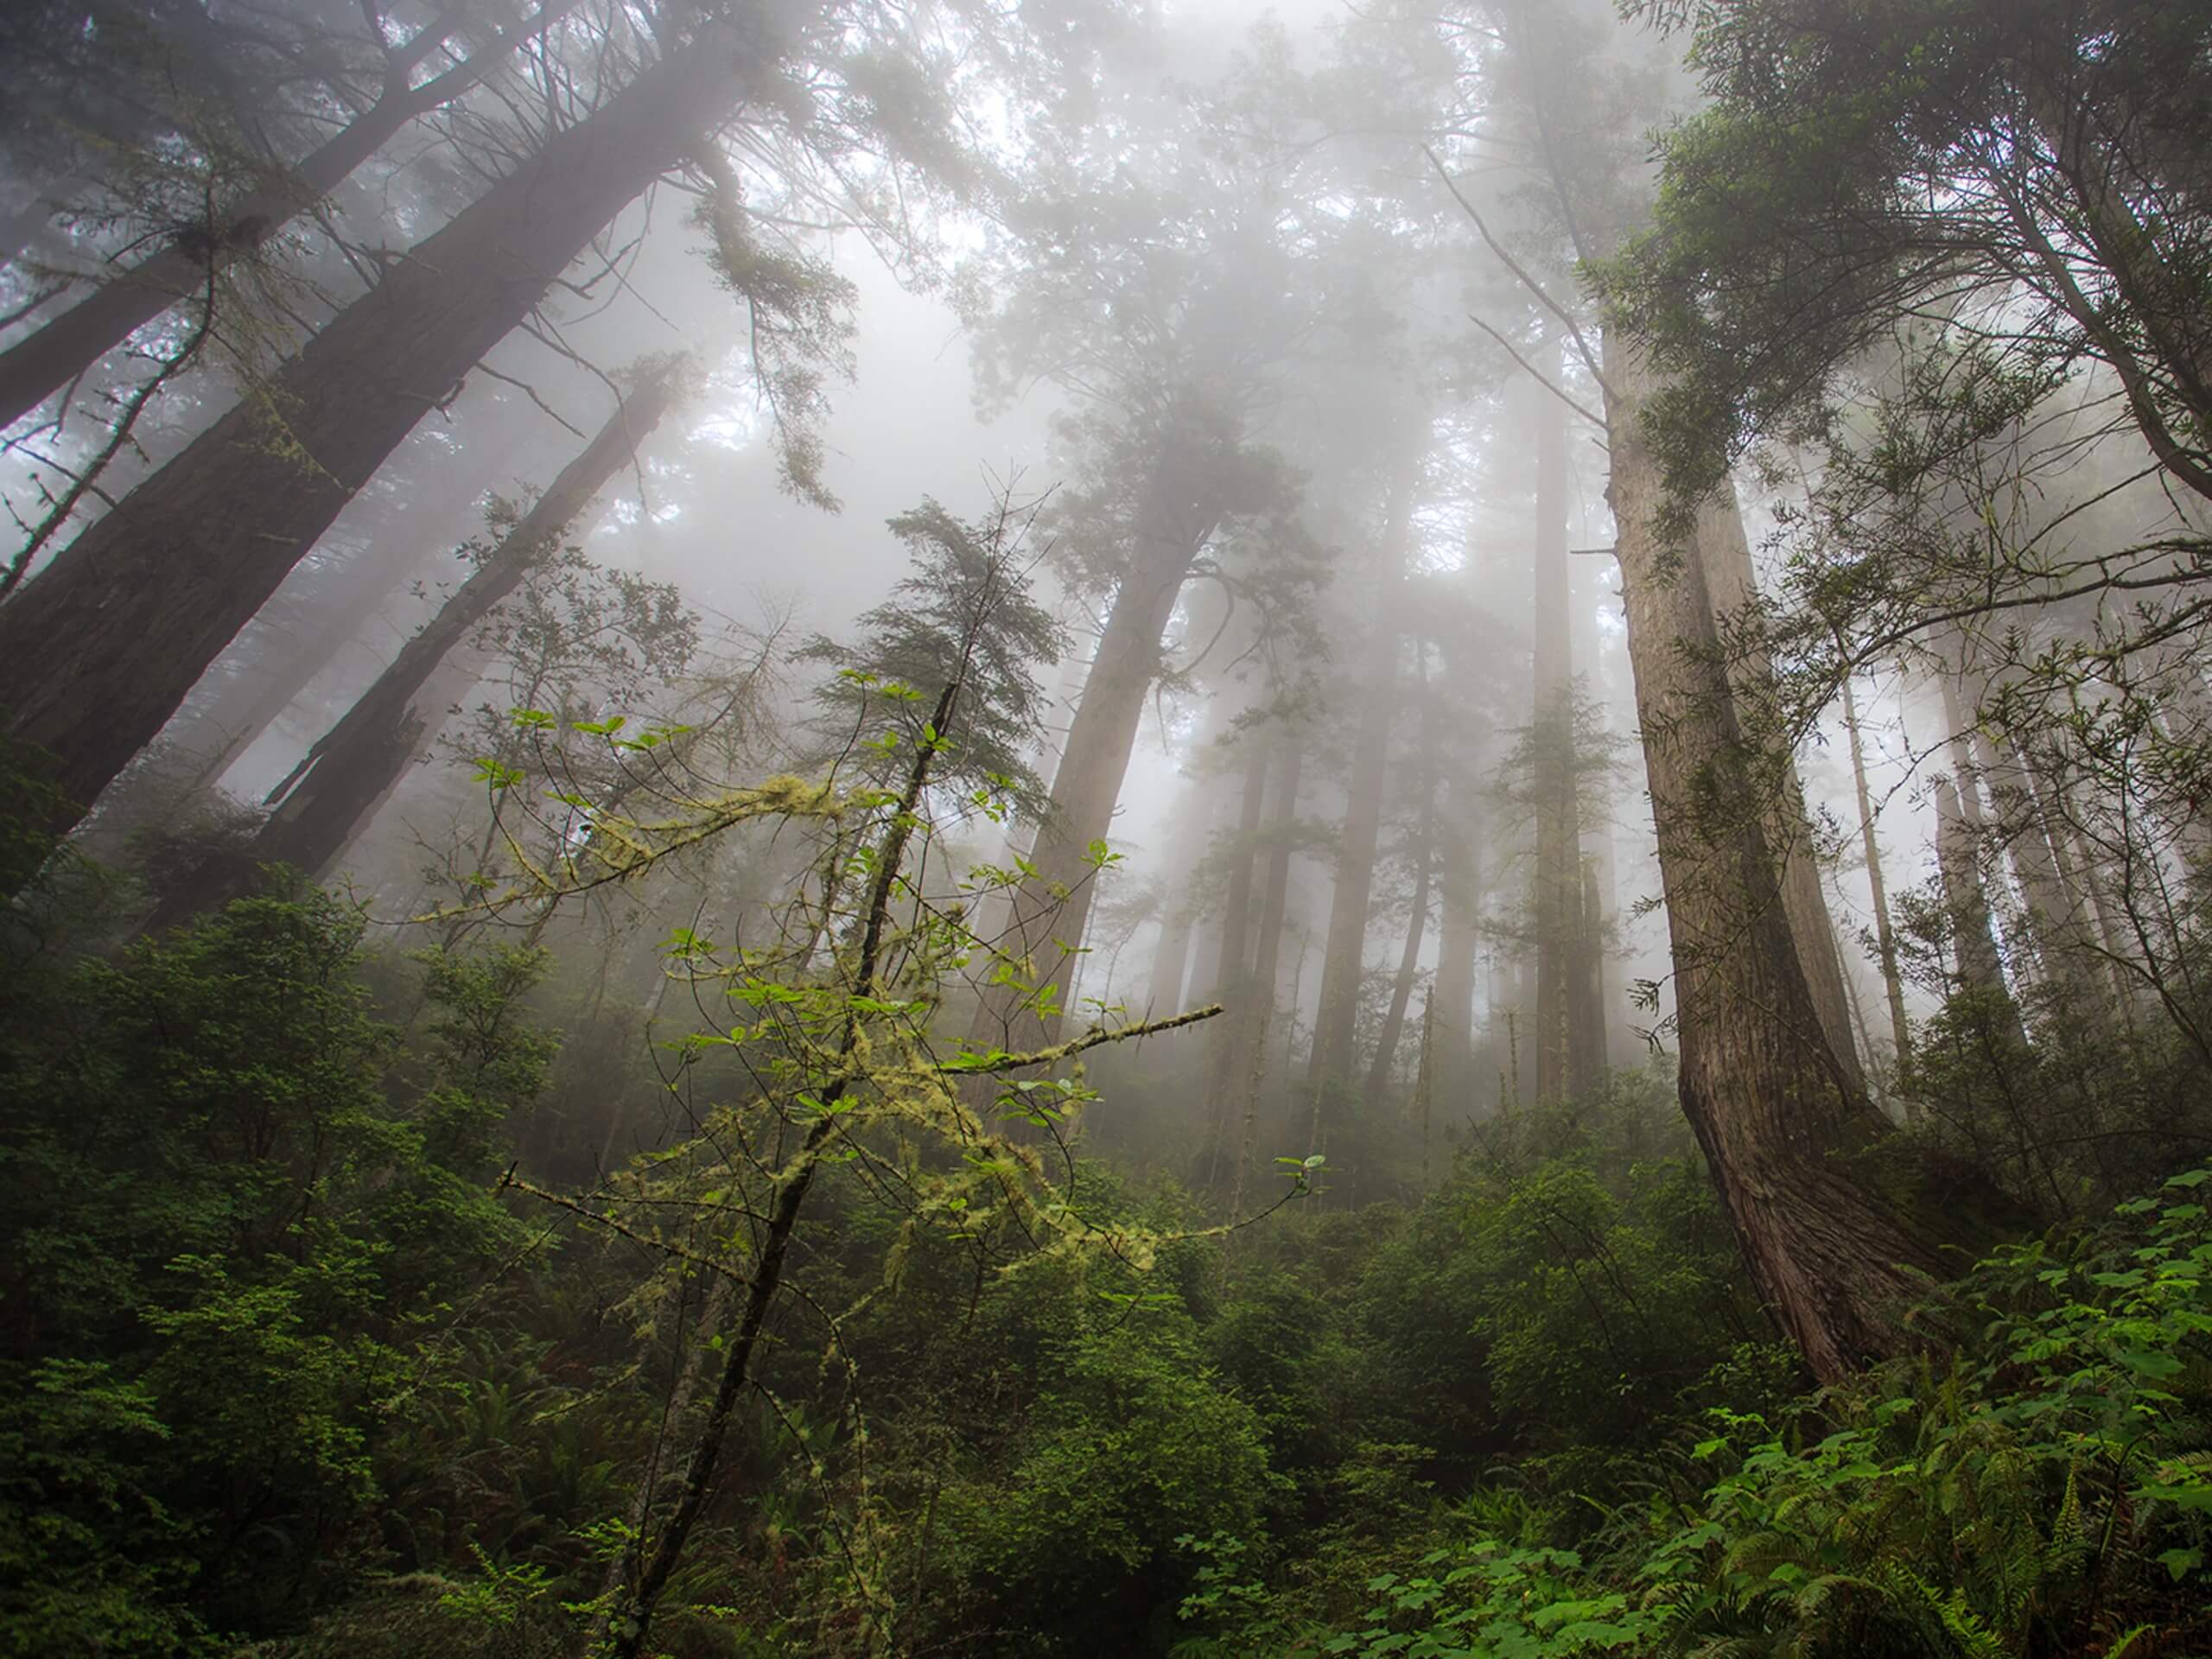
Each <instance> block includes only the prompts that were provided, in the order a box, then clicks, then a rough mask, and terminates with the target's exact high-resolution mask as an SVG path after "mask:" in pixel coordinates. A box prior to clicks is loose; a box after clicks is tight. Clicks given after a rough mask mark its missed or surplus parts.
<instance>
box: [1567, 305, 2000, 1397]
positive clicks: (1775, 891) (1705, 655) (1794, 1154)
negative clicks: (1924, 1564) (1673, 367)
mask: <svg viewBox="0 0 2212 1659" xmlns="http://www.w3.org/2000/svg"><path fill="white" fill-rule="evenodd" d="M1606 346H1607V350H1606V379H1607V381H1608V383H1609V384H1608V386H1607V388H1606V413H1607V416H1608V425H1609V428H1610V431H1611V451H1612V454H1611V461H1612V480H1611V500H1612V505H1613V511H1614V515H1615V517H1616V518H1617V520H1618V524H1619V527H1620V543H1619V552H1620V566H1621V576H1622V583H1623V587H1624V593H1625V597H1626V599H1627V603H1628V628H1629V632H1628V639H1629V653H1630V663H1631V664H1632V665H1633V667H1634V669H1635V673H1636V694H1637V714H1638V717H1639V724H1640V725H1641V727H1642V729H1643V732H1644V734H1645V744H1646V757H1645V758H1646V766H1647V771H1648V773H1649V779H1650V787H1651V804H1652V813H1653V817H1654V820H1655V823H1656V828H1657V830H1658V836H1659V867H1660V874H1661V878H1662V883H1663V886H1664V889H1665V894H1666V903H1667V922H1668V930H1669V935H1670V938H1671V940H1672V944H1673V950H1674V962H1675V1005H1676V1011H1677V1016H1678V1022H1679V1027H1680V1040H1681V1069H1680V1086H1681V1101H1682V1109H1683V1112H1684V1115H1685V1116H1687V1117H1688V1119H1689V1122H1690V1125H1691V1128H1692V1129H1693V1130H1694V1132H1695V1134H1696V1135H1697V1138H1698V1142H1699V1144H1700V1146H1701V1147H1703V1148H1704V1151H1705V1154H1706V1158H1707V1162H1708V1163H1709V1164H1710V1166H1711V1167H1712V1170H1713V1179H1714V1182H1715V1184H1716V1185H1717V1186H1718V1188H1719V1192H1720V1197H1721V1201H1722V1204H1723V1205H1724V1207H1725V1208H1726V1211H1727V1213H1728V1217H1729V1220H1730V1223H1731V1224H1732V1227H1733V1229H1734V1230H1735V1234H1736V1236H1737V1239H1738V1243H1740V1244H1741V1246H1742V1248H1743V1251H1744V1256H1745V1262H1746V1263H1747V1265H1748V1266H1749V1268H1750V1269H1751V1276H1752V1279H1753V1281H1754V1283H1755V1284H1756V1285H1757V1286H1758V1291H1759V1294H1760V1295H1761V1297H1762V1298H1763V1299H1764V1300H1765V1302H1766V1303H1767V1305H1768V1306H1769V1307H1770V1309H1771V1310H1772V1311H1773V1313H1774V1315H1775V1318H1776V1319H1777V1321H1778V1322H1779V1323H1780V1325H1781V1326H1782V1328H1783V1331H1784V1332H1786V1333H1787V1334H1788V1335H1789V1337H1790V1338H1791V1339H1792V1340H1793V1341H1795V1342H1796V1344H1797V1345H1798V1346H1799V1348H1800V1349H1801V1350H1802V1351H1803V1353H1804V1355H1805V1357H1806V1360H1807V1362H1808V1363H1809V1364H1810V1366H1811V1367H1812V1369H1813V1370H1814V1372H1815V1374H1816V1375H1817V1376H1821V1377H1822V1378H1823V1379H1828V1380H1833V1379H1834V1378H1837V1377H1840V1376H1843V1375H1845V1374H1846V1373H1847V1372H1848V1371H1850V1370H1853V1368H1854V1367H1855V1366H1857V1365H1858V1364H1859V1363H1860V1362H1861V1361H1863V1360H1864V1359H1865V1358H1866V1357H1869V1356H1870V1355H1876V1354H1885V1353H1891V1352H1896V1351H1899V1350H1900V1349H1902V1348H1904V1346H1906V1345H1908V1344H1909V1342H1910V1337H1909V1336H1908V1334H1907V1332H1906V1330H1905V1327H1904V1324H1903V1322H1902V1317H1901V1316H1902V1314H1903V1313H1904V1308H1905V1306H1907V1305H1908V1304H1909V1303H1910V1301H1911V1300H1912V1299H1914V1298H1915V1297H1916V1296H1917V1295H1918V1294H1920V1293H1919V1287H1920V1284H1921V1282H1922V1281H1920V1280H1919V1279H1918V1278H1917V1277H1916V1274H1915V1272H1914V1269H1919V1270H1922V1271H1925V1272H1929V1273H1937V1272H1940V1271H1942V1268H1943V1264H1944V1262H1943V1257H1942V1255H1941V1253H1940V1249H1941V1246H1942V1243H1945V1242H1947V1241H1948V1237H1952V1236H1959V1235H1961V1234H1964V1235H1967V1236H1972V1235H1973V1233H1974V1221H1975V1217H1974V1214H1973V1212H1972V1210H1971V1207H1970V1206H1965V1205H1961V1204H1960V1203H1959V1202H1958V1197H1959V1195H1957V1194H1952V1193H1946V1192H1939V1191H1936V1190H1935V1189H1936V1185H1937V1183H1936V1181H1935V1180H1934V1179H1933V1178H1932V1175H1931V1173H1930V1171H1929V1168H1928V1167H1927V1166H1923V1165H1922V1164H1920V1163H1919V1162H1917V1161H1916V1160H1915V1159H1913V1157H1912V1155H1911V1154H1904V1156H1903V1157H1897V1156H1895V1155H1890V1156H1885V1157H1883V1158H1882V1159H1880V1160H1879V1167H1878V1168H1877V1167H1872V1166H1869V1165H1868V1163H1866V1162H1865V1161H1862V1160H1857V1159H1855V1158H1854V1157H1853V1154H1864V1153H1867V1152H1868V1150H1869V1149H1870V1148H1872V1147H1875V1146H1876V1145H1877V1143H1878V1142H1879V1141H1882V1140H1883V1139H1884V1137H1885V1135H1887V1133H1888V1124H1887V1122H1886V1121H1885V1119H1884V1118H1883V1116H1882V1115H1881V1114H1880V1112H1879V1111H1878V1110H1877V1109H1875V1107H1874V1106H1873V1104H1872V1102H1871V1101H1870V1100H1869V1099H1868V1098H1867V1096H1866V1092H1865V1090H1864V1089H1863V1087H1862V1086H1861V1085H1860V1084H1859V1078H1858V1076H1857V1074H1856V1072H1855V1071H1854V1070H1853V1068H1851V1067H1849V1066H1847V1065H1845V1064H1844V1063H1843V1061H1842V1060H1841V1058H1840V1056H1839V1055H1838V1054H1837V1052H1835V1049H1834V1046H1833V1045H1832V1044H1831V1042H1830V1041H1829V1039H1828V1036H1827V1029H1826V1027H1825V1025H1824V1023H1823V1020H1822V1019H1821V1011H1820V1008H1819V1007H1818V1004H1817V1003H1816V1001H1815V992H1814V987H1813V984H1812V982H1811V979H1810V976H1808V971H1807V969H1806V965H1805V962H1804V953H1803V951H1802V950H1801V946H1800V941H1799V938H1798V936H1797V933H1796V929H1795V928H1794V927H1793V925H1792V922H1791V918H1790V917H1789V914H1788V913H1787V912H1786V911H1785V909H1784V907H1783V892H1782V889H1783V879H1784V878H1783V861H1784V855H1783V852H1782V850H1781V849H1777V848H1776V847H1775V846H1773V845H1772V844H1771V843H1770V839H1769V836H1770V823H1771V821H1772V817H1773V811H1772V809H1771V807H1770V805H1768V804H1763V803H1762V802H1761V801H1760V800H1759V799H1758V796H1757V794H1756V793H1755V792H1754V791H1757V790H1759V789H1761V788H1771V787H1773V786H1774V784H1773V779H1774V768H1773V766H1772V760H1771V757H1762V756H1758V755H1755V754H1751V753H1747V752H1746V747H1745V729H1744V726H1743V723H1742V721H1741V720H1740V718H1739V716H1738V712H1737V708H1736V701H1737V697H1738V695H1739V692H1738V682H1739V678H1740V673H1741V671H1740V669H1739V671H1738V674H1733V675H1732V674H1731V673H1730V672H1729V671H1728V670H1727V667H1726V665H1725V664H1723V663H1722V662H1721V660H1720V657H1719V644H1720V639H1719V621H1718V618H1719V607H1717V606H1716V603H1715V599H1714V594H1713V591H1712V588H1711V586H1710V585H1709V583H1708V581H1707V571H1706V569H1705V568H1704V563H1705V561H1704V558H1703V557H1702V554H1703V552H1704V550H1705V549H1706V547H1707V545H1708V543H1707V542H1706V540H1705V538H1703V537H1700V538H1698V539H1696V540H1694V541H1692V542H1690V543H1688V544H1687V545H1682V544H1679V543H1678V544H1674V545H1669V543H1667V542H1665V541H1663V540H1662V538H1661V537H1659V535H1658V534H1657V532H1656V529H1655V527H1654V521H1655V515H1656V510H1657V508H1658V506H1659V504H1660V501H1661V499H1662V485H1661V481H1660V478H1659V473H1658V467H1657V464H1656V459H1655V457H1654V456H1653V455H1652V454H1651V452H1650V449H1649V445H1648V442H1647V440H1646V438H1645V436H1644V434H1643V425H1642V420H1641V415H1642V410H1643V404H1644V401H1645V399H1646V398H1648V397H1649V396H1650V395H1651V393H1652V391H1654V390H1655V385H1656V383H1655V382H1654V380H1653V378H1652V376H1651V373H1650V371H1649V367H1648V365H1647V364H1646V363H1645V361H1644V360H1643V353H1642V352H1641V350H1640V349H1638V348H1637V347H1636V346H1633V345H1631V344H1630V342H1628V341H1626V340H1624V339H1622V338H1621V337H1619V336H1618V334H1609V335H1608V337H1607V340H1606ZM1815 943H1817V942H1815Z"/></svg>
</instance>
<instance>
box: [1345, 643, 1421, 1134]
mask: <svg viewBox="0 0 2212 1659" xmlns="http://www.w3.org/2000/svg"><path fill="white" fill-rule="evenodd" d="M1427 654H1428V645H1427V641H1426V640H1422V639H1415V640H1414V687H1415V691H1414V695H1415V696H1417V697H1418V698H1419V699H1420V702H1421V783H1420V788H1421V829H1420V833H1419V836H1418V838H1417V839H1416V840H1415V842H1414V894H1413V910H1412V912H1411V913H1410V914H1409V915H1408V917H1407V918H1406V938H1405V943H1404V945H1403V946H1402V949H1401V950H1399V952H1398V972H1397V975H1396V976H1395V978H1394V979H1392V981H1391V982H1390V1006H1389V1007H1388V1008H1387V1009H1385V1010H1384V1011H1383V1029H1382V1031H1381V1032H1380V1033H1378V1034H1377V1035H1376V1039H1375V1055H1374V1058H1372V1059H1370V1061H1369V1062H1368V1065H1367V1086H1366V1087H1365V1088H1364V1089H1363V1090H1361V1100H1362V1102H1363V1104H1364V1105H1365V1106H1366V1108H1367V1109H1368V1111H1369V1113H1370V1115H1371V1114H1372V1113H1373V1112H1374V1111H1375V1109H1376V1107H1378V1106H1379V1105H1381V1104H1382V1102H1383V1089H1384V1088H1385V1087H1386V1086H1388V1084H1389V1081H1390V1068H1391V1066H1392V1065H1394V1064H1395V1062H1396V1060H1397V1058H1398V1042H1399V1039H1400V1038H1401V1037H1402V1036H1403V1035H1404V1033H1405V1028H1406V1011H1407V1009H1408V1008H1409V1007H1412V1006H1413V998H1414V980H1415V979H1416V978H1417V977H1419V976H1420V973H1421V941H1422V940H1423V939H1424V938H1427V931H1428V891H1429V884H1430V878H1431V875H1432V873H1433V871H1434V869H1435V866H1436V708H1435V703H1434V702H1433V699H1432V698H1431V696H1430V695H1429V689H1428V674H1427V666H1426V664H1427ZM1423 1018H1424V1020H1426V1018H1427V1015H1426V1014H1424V1015H1423ZM1424 1031H1425V1028H1424ZM1421 1041H1422V1044H1423V1048H1422V1052H1423V1054H1424V1055H1426V1054H1427V1042H1428V1038H1427V1035H1426V1034H1424V1035H1423V1037H1422V1039H1421Z"/></svg>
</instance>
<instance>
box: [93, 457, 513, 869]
mask: <svg viewBox="0 0 2212 1659" xmlns="http://www.w3.org/2000/svg"><path fill="white" fill-rule="evenodd" d="M521 432H522V427H521V424H520V423H518V422H513V421H507V422H502V423H496V424H495V425H494V426H493V429H491V430H490V431H489V432H487V433H486V435H485V437H484V439H483V440H482V441H481V442H472V443H471V444H470V445H469V455H470V459H471V465H470V466H469V467H467V469H466V470H463V469H461V468H456V467H451V466H449V465H447V464H445V463H446V461H447V457H444V456H443V455H437V456H430V455H425V456H423V457H422V459H423V461H425V462H426V463H427V464H426V467H425V468H424V470H423V472H421V473H416V474H415V475H413V476H408V477H401V478H398V479H391V478H386V479H384V480H380V483H379V487H378V489H377V490H376V491H375V492H373V494H374V495H375V496H376V497H378V498H380V499H375V500H373V501H372V499H371V497H372V492H369V491H364V492H363V493H362V494H361V495H360V496H358V497H356V498H355V499H354V500H353V504H352V505H350V506H349V507H348V508H347V509H346V513H345V514H344V515H343V516H341V517H340V519H339V520H338V522H337V524H334V526H333V527H332V531H331V533H330V534H329V535H327V536H326V537H323V538H322V540H321V543H319V544H318V546H317V549H316V551H317V553H318V555H319V557H317V558H315V559H311V560H307V561H303V562H302V563H301V565H300V567H299V568H298V569H296V570H294V571H293V573H292V575H291V576H290V578H289V580H288V581H287V582H285V583H284V585H283V588H281V589H280V590H279V591H278V592H277V594H276V596H275V597H274V598H273V599H272V600H271V601H270V603H269V604H267V605H265V606H264V607H262V609H261V611H260V612H259V613H257V615H256V616H255V617H254V619H253V620H252V621H251V623H249V624H248V625H247V626H245V628H244V629H243V630H241V631H240V632H239V634H238V638H237V639H233V640H232V642H231V644H230V645H229V647H228V649H226V651H225V652H223V654H222V657H221V658H220V659H219V661H217V662H216V663H215V664H213V665H212V666H211V667H210V669H209V670H208V671H207V673H206V674H205V675H203V676H202V677H200V683H199V684H198V685H197V686H195V687H194V696H192V697H191V698H190V699H189V700H188V701H187V702H186V703H185V705H184V707H183V708H182V709H180V710H179V711H178V713H177V715H176V718H175V719H174V720H172V721H169V722H168V725H167V726H165V727H164V728H162V734H161V736H160V738H159V739H158V740H157V741H156V742H155V743H154V744H153V745H152V746H151V747H149V748H148V749H147V750H146V751H145V753H143V754H142V755H141V756H140V757H139V759H138V760H137V761H135V762H134V763H133V764H132V765H131V766H130V768H128V769H127V770H126V771H124V772H123V773H122V774H121V775H120V776H119V777H118V778H117V779H116V780H115V782H114V783H113V784H112V785H110V786H109V789H108V791H107V793H106V794H105V795H104V796H103V797H102V798H101V801H100V810H99V816H98V817H96V818H95V819H94V820H93V821H92V823H91V824H89V825H87V826H86V829H87V831H88V832H89V833H92V834H94V835H97V836H104V835H105V830H106V827H107V826H108V825H109V823H111V822H115V823H121V824H124V825H125V826H129V825H134V824H136V823H141V822H143V821H145V820H146V819H147V818H148V817H149V814H150V813H152V812H157V811H168V810H173V809H174V807H175V805H176V804H178V803H181V802H182V801H185V800H188V799H190V798H194V797H196V796H198V795H200V793H202V792H203V791H207V790H210V789H213V787H214V786H215V785H218V784H219V783H220V782H221V781H222V779H223V775H224V774H225V773H226V772H228V771H229V770H230V769H231V767H232V765H233V764H234V763H235V762H236V761H237V760H238V758H239V757H240V756H241V755H243V754H244V753H245V752H246V750H247V749H249V748H251V747H252V746H253V744H254V743H255V741H257V740H258V739H259V738H260V736H261V735H262V734H263V733H264V732H265V731H267V730H268V729H269V728H270V727H271V726H273V725H274V724H275V723H276V722H277V720H278V719H279V718H280V717H281V716H282V715H283V713H284V711H285V710H286V709H289V708H290V707H291V706H292V704H293V703H295V702H297V701H298V700H299V698H300V697H301V696H303V695H304V694H305V693H306V691H307V690H308V687H309V686H310V685H311V684H313V683H314V682H315V679H316V678H317V677H319V676H320V675H321V673H322V672H323V671H324V670H325V669H327V668H328V667H329V666H330V665H331V664H333V663H334V661H335V660H336V659H337V658H338V656H339V654H340V652H341V651H342V650H343V649H344V647H345V646H346V644H347V643H348V642H349V641H350V640H352V639H353V638H354V637H355V636H356V635H358V634H359V633H360V632H361V631H362V629H363V628H364V627H365V626H366V625H367V624H368V623H370V622H371V621H372V620H376V619H377V617H378V613H379V612H380V611H381V609H382V607H384V605H385V603H386V602H387V601H389V600H390V599H391V597H392V595H394V594H397V592H398V591H399V589H400V588H402V587H403V586H404V584H405V583H406V582H407V581H408V579H409V578H410V576H412V575H416V574H417V573H418V572H422V571H423V570H424V569H425V568H426V566H428V565H429V564H430V563H433V562H434V561H435V559H436V558H438V557H439V556H442V555H443V556H450V554H451V552H452V550H453V549H454V547H455V546H457V545H458V544H460V543H463V542H465V541H467V539H468V538H469V537H470V536H471V535H472V534H473V533H474V531H475V530H476V529H480V528H481V524H482V521H481V518H480V515H479V514H478V513H477V512H476V505H477V503H478V500H479V499H480V496H481V494H482V493H483V480H485V479H486V477H490V476H494V475H496V474H499V472H501V471H502V470H503V469H504V468H505V465H506V463H507V461H508V460H509V458H510V457H511V456H512V454H513V453H514V451H515V449H516V448H517V447H518V443H519V442H520V436H521ZM410 470H411V469H410ZM385 485H389V486H391V487H390V488H389V489H386V488H385V487H384V486H385ZM356 521H359V522H356ZM342 537H344V538H350V539H352V541H353V543H354V544H353V548H352V550H350V551H346V552H345V553H344V554H343V556H341V557H336V558H334V553H335V551H336V548H337V545H338V544H339V543H340V540H341V538H342ZM326 561H334V563H336V565H337V568H336V569H321V568H320V567H321V566H322V565H323V564H324V563H325V562H326ZM441 574H442V573H441ZM378 649H379V652H380V651H381V647H378ZM179 759H181V760H184V761H186V762H187V763H188V768H189V769H188V770H186V771H184V772H181V774H179V773H178V772H175V771H173V770H172V769H171V766H170V765H169V764H168V763H169V762H170V761H173V760H179ZM142 773H143V774H144V775H145V777H146V779H147V782H148V784H149V785H152V787H149V788H148V789H146V790H143V791H142V790H140V789H139V788H138V787H137V785H138V780H139V779H140V776H141V774H142Z"/></svg>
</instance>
